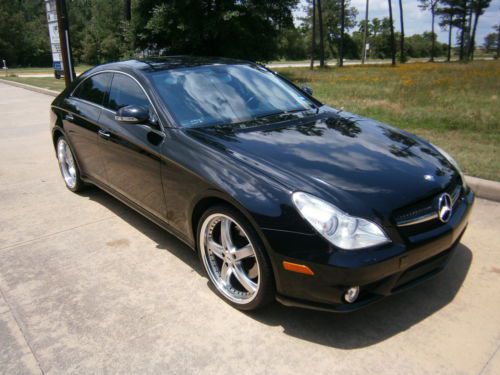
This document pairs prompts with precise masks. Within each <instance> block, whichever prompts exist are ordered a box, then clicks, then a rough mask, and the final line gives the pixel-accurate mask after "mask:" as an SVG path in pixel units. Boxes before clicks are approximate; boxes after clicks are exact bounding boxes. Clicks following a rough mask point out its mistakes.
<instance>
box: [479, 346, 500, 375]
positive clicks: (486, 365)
mask: <svg viewBox="0 0 500 375" xmlns="http://www.w3.org/2000/svg"><path fill="white" fill-rule="evenodd" d="M499 350H500V343H498V346H497V348H496V349H495V351H494V352H493V354H492V355H491V356H490V358H488V360H487V361H486V363H485V364H484V366H483V368H482V369H481V371H479V374H478V375H482V374H483V373H484V371H486V369H487V368H488V365H489V364H490V362H491V360H492V359H493V358H494V357H495V356H496V355H497V353H498V351H499Z"/></svg>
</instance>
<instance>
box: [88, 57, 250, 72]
mask: <svg viewBox="0 0 500 375" xmlns="http://www.w3.org/2000/svg"><path fill="white" fill-rule="evenodd" d="M234 64H255V63H253V62H250V61H245V60H237V59H230V58H225V57H200V56H165V57H152V58H147V59H131V60H126V61H118V62H112V63H108V64H103V65H99V66H97V67H95V68H93V69H91V70H92V71H94V72H95V71H98V70H106V69H119V70H128V69H131V70H139V71H141V72H144V73H148V72H156V71H161V70H170V69H179V68H189V67H196V66H205V65H234Z"/></svg>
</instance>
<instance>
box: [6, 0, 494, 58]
mask: <svg viewBox="0 0 500 375" xmlns="http://www.w3.org/2000/svg"><path fill="white" fill-rule="evenodd" d="M372 1H373V0H372ZM387 1H388V5H389V7H388V10H389V11H388V14H387V17H383V18H382V19H379V18H373V19H370V18H369V17H368V14H369V5H370V4H369V0H366V9H364V10H363V11H364V12H365V14H366V16H365V19H364V20H362V21H360V22H357V16H358V14H359V10H358V9H356V8H355V7H353V6H352V5H351V1H350V0H307V1H306V3H305V5H304V3H301V2H300V1H299V0H273V1H264V0H245V1H241V0H66V2H67V8H68V13H69V21H70V33H71V41H72V50H73V56H74V58H75V60H76V62H77V63H87V64H98V63H104V62H107V61H113V60H118V59H123V58H129V57H147V56H153V55H172V54H193V55H205V56H227V57H235V58H244V59H249V60H256V61H263V62H265V61H270V60H274V59H288V60H298V59H311V61H312V62H313V61H314V60H315V59H319V61H320V65H321V66H324V65H325V61H326V59H332V58H333V59H337V61H338V64H339V65H340V66H341V65H342V64H343V61H344V59H346V58H349V59H363V61H364V59H365V58H391V59H392V61H393V63H396V59H397V58H399V60H400V61H401V62H404V61H406V59H407V58H408V57H427V56H429V57H430V58H431V60H433V59H434V58H435V57H437V56H447V57H448V59H450V58H451V53H452V46H453V44H454V43H453V40H452V35H453V33H454V32H455V34H456V36H457V40H456V42H457V45H458V53H459V57H460V60H463V61H466V60H469V59H473V57H474V51H475V47H476V44H477V43H476V31H477V25H478V23H479V19H480V17H481V15H482V14H483V13H484V11H485V10H486V9H487V8H488V6H489V5H490V3H491V0H419V1H420V5H421V8H422V10H423V11H428V12H430V13H431V15H432V24H431V25H429V27H430V29H431V31H430V32H425V33H423V34H420V35H412V36H410V37H408V36H405V34H404V2H403V1H402V0H398V1H397V4H396V2H394V4H392V3H393V1H394V0H387ZM298 7H304V9H303V10H304V12H303V13H304V14H305V15H304V17H303V19H301V20H300V21H301V22H299V23H298V24H296V22H294V16H293V14H294V11H295V10H296V9H297V8H298ZM396 7H397V9H396ZM394 12H399V19H400V25H399V27H397V28H396V27H395V25H394V20H393V15H394V14H393V13H394ZM436 27H441V28H444V29H447V30H448V33H449V34H448V36H449V40H448V43H446V44H443V43H440V42H438V41H437V40H436V39H437V38H436V32H435V28H436ZM486 45H488V48H489V49H495V47H492V46H496V49H497V50H498V30H495V32H494V33H492V34H490V35H489V36H488V37H487V40H486V41H485V47H486ZM367 46H368V48H367ZM0 59H5V60H7V61H8V63H9V65H10V66H44V65H45V66H47V65H50V64H51V53H50V43H49V38H48V31H47V23H46V18H45V10H44V6H43V1H42V0H0Z"/></svg>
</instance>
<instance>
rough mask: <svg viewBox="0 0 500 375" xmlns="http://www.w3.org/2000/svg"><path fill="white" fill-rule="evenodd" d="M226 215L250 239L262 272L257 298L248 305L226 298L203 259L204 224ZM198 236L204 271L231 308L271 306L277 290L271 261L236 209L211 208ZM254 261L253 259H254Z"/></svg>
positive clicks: (256, 236)
mask: <svg viewBox="0 0 500 375" xmlns="http://www.w3.org/2000/svg"><path fill="white" fill-rule="evenodd" d="M217 214H219V215H224V216H227V217H229V218H230V219H231V220H233V221H234V222H235V223H236V224H237V226H239V227H241V229H243V231H244V234H245V235H246V237H248V240H249V242H250V244H251V245H252V246H253V249H254V253H255V259H256V262H258V269H259V271H260V275H259V283H258V289H257V291H256V295H255V297H253V299H252V300H251V301H250V302H248V303H235V302H233V301H231V300H230V299H229V298H228V297H226V296H225V295H224V294H223V293H222V292H221V291H220V290H219V288H218V286H217V285H216V284H215V282H214V281H213V280H212V278H211V276H210V274H209V272H210V271H209V270H208V269H207V267H208V266H207V264H206V263H205V261H204V258H203V251H205V250H204V249H202V248H201V243H202V242H203V241H202V240H201V236H202V233H201V231H202V228H203V224H204V223H205V221H207V219H209V218H210V217H213V216H214V215H217ZM196 235H197V241H196V242H197V250H198V255H199V257H200V261H201V263H202V266H203V269H204V270H205V274H206V276H207V278H208V279H209V280H210V283H211V284H212V286H213V287H214V289H215V291H216V293H217V294H218V295H219V296H220V297H221V298H222V299H223V300H224V301H226V302H227V303H229V304H230V305H231V306H233V307H235V308H236V309H239V310H243V311H252V310H257V309H261V308H263V307H265V306H266V305H268V304H270V303H271V302H272V301H274V299H275V294H276V288H275V283H274V276H273V271H272V267H271V264H270V261H269V258H268V256H267V254H266V253H265V250H264V246H263V245H262V241H261V240H260V238H259V236H258V235H257V233H256V231H255V229H254V228H253V226H252V225H251V224H250V223H249V222H248V220H247V219H246V218H245V217H244V216H243V215H242V214H241V213H240V212H238V211H237V210H235V209H234V208H232V207H230V206H228V205H217V206H213V207H211V208H209V209H208V210H207V211H205V213H204V214H203V215H202V217H201V218H200V220H199V222H198V228H197V231H196ZM252 259H253V258H252Z"/></svg>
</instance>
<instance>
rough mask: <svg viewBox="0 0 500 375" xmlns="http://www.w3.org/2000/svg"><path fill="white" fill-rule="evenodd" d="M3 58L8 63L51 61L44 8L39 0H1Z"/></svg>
mask: <svg viewBox="0 0 500 375" xmlns="http://www.w3.org/2000/svg"><path fill="white" fill-rule="evenodd" d="M0 60H6V61H7V64H8V66H18V65H23V66H47V65H50V64H51V61H52V56H51V52H50V42H49V36H48V28H47V21H46V16H45V8H44V6H43V4H42V2H41V1H39V0H24V1H8V0H0Z"/></svg>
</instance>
